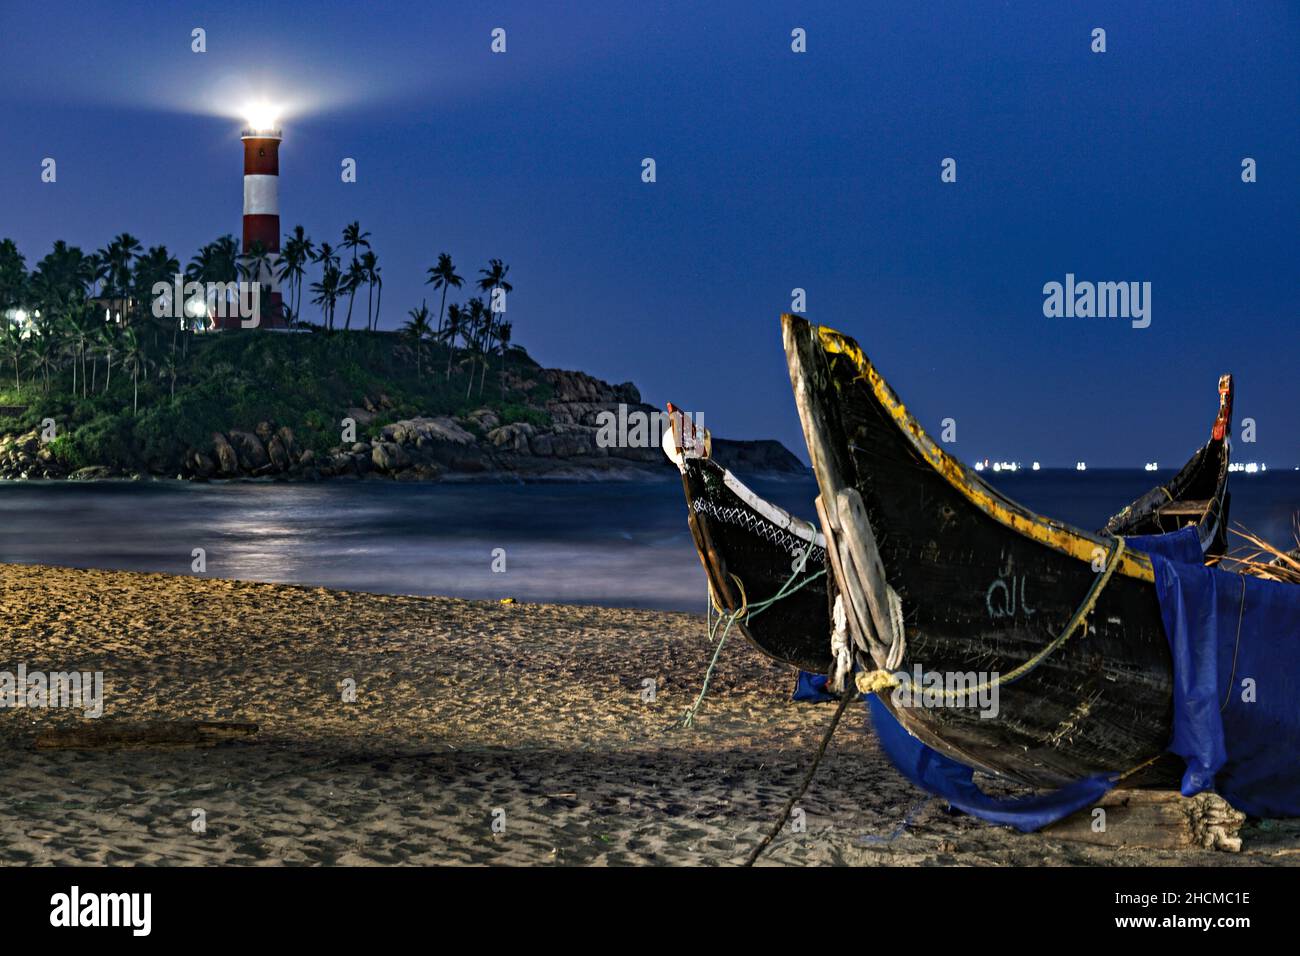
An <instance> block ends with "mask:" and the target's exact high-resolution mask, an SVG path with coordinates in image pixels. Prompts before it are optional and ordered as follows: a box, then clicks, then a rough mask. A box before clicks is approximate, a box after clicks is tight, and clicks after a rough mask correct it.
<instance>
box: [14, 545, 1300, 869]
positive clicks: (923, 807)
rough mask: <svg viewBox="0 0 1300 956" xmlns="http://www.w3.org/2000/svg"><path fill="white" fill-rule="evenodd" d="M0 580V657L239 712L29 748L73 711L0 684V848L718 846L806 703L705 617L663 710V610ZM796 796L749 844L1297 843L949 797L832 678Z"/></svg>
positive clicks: (779, 802)
mask: <svg viewBox="0 0 1300 956" xmlns="http://www.w3.org/2000/svg"><path fill="white" fill-rule="evenodd" d="M0 595H2V599H0V600H2V602H3V603H2V608H0V609H2V611H3V620H4V622H5V623H4V634H3V637H2V638H0V671H3V670H7V671H11V672H13V671H16V669H17V667H18V665H19V664H20V663H22V664H26V666H27V668H28V670H29V671H31V670H38V669H39V670H46V671H60V670H71V669H77V670H102V671H103V672H104V677H105V707H104V717H103V719H105V720H109V719H112V720H157V719H166V720H221V721H250V722H253V723H256V724H258V725H259V728H260V731H259V733H258V734H257V735H256V736H255V737H252V738H250V739H249V740H247V741H238V742H232V743H227V744H222V745H220V746H218V747H214V748H210V749H191V750H156V749H154V750H138V751H120V752H108V751H94V750H91V751H37V750H35V749H33V742H34V739H35V737H36V734H37V733H38V732H39V731H40V730H41V729H42V728H45V727H50V726H68V725H72V724H77V723H80V722H83V721H85V718H84V717H83V716H82V715H81V714H80V712H79V711H76V710H55V709H48V710H45V709H21V710H14V709H0V774H3V779H4V781H5V786H4V787H3V788H2V789H0V863H3V864H79V863H80V864H104V863H107V864H146V865H150V864H236V865H247V864H524V865H536V864H541V865H554V864H569V865H602V864H614V865H622V864H679V865H680V864H704V865H730V864H735V863H738V862H741V861H743V859H744V857H745V855H746V853H747V851H748V850H749V849H750V848H751V847H752V846H753V845H754V844H755V842H756V841H757V840H758V839H759V838H760V836H761V835H762V833H763V832H765V831H766V829H767V828H768V827H769V826H770V825H771V822H772V821H773V819H774V818H775V816H776V814H777V813H778V812H779V811H780V809H781V807H782V806H783V804H784V802H785V800H786V799H787V798H788V796H789V794H790V792H791V791H792V789H793V788H794V787H795V786H796V785H797V784H798V782H799V780H800V779H801V778H802V776H803V773H804V771H805V770H806V768H807V766H808V762H809V761H810V760H811V757H812V754H813V752H814V751H815V749H816V746H817V743H818V741H819V740H820V737H821V734H822V732H823V730H824V728H825V726H826V722H827V721H828V720H829V719H830V717H831V715H832V712H833V709H834V708H833V706H831V705H808V704H795V703H792V702H791V701H790V699H789V697H790V690H791V686H792V683H793V672H791V671H790V670H788V669H786V668H784V667H781V666H779V665H776V664H774V663H771V662H769V661H767V660H766V659H765V658H763V657H762V656H761V655H760V654H758V652H757V651H754V650H753V649H751V648H750V647H749V646H748V645H747V644H745V643H744V641H743V640H741V639H739V638H738V637H734V636H733V638H732V639H731V640H729V642H728V644H727V646H726V648H725V649H724V650H723V652H722V658H721V663H720V666H719V669H718V672H717V673H716V674H715V676H714V679H713V682H712V685H711V688H710V693H709V696H708V698H707V699H706V700H705V703H704V705H703V708H702V709H701V712H700V715H699V718H698V720H697V722H696V724H695V726H694V727H692V728H691V729H682V728H681V727H680V722H681V717H682V714H683V713H684V711H685V710H686V708H687V707H689V706H690V704H691V702H692V701H693V700H694V698H695V695H696V693H697V692H698V690H699V686H700V681H701V679H702V678H703V675H704V671H705V668H706V666H707V664H708V660H709V657H710V656H711V654H712V650H713V648H712V646H711V645H710V644H709V642H708V639H707V636H706V634H705V625H704V620H703V618H702V617H700V616H695V615H688V614H674V613H664V612H657V611H656V612H651V611H636V610H617V609H606V608H595V607H577V606H559V605H538V604H500V603H488V602H481V601H462V600H454V599H449V598H425V597H401V596H385V595H371V594H359V593H351V592H339V591H329V590H325V589H321V588H299V587H286V586H280V585H268V584H252V583H243V582H231V581H221V580H213V579H206V578H197V577H173V576H167V575H157V574H135V573H125V572H105V571H78V570H69V569H63V568H47V567H27V566H0ZM349 679H350V680H352V681H355V686H356V699H355V701H352V702H347V701H344V700H343V696H344V691H343V688H344V687H345V682H346V681H348V680H349ZM646 681H653V682H654V699H653V700H647V699H645V697H646V696H647V695H646V690H645V687H646V685H645V683H644V682H646ZM801 807H802V809H803V810H804V813H805V815H806V823H807V829H806V832H802V833H794V832H792V831H791V829H790V828H789V827H787V828H786V830H785V831H784V832H783V833H782V834H781V836H779V837H778V838H777V840H776V841H774V843H773V845H772V846H771V848H770V849H769V850H768V852H767V854H766V855H765V856H764V858H763V861H764V862H765V863H768V864H772V863H780V864H793V865H803V864H855V865H872V864H909V865H934V864H938V865H999V864H1002V865H1005V864H1020V865H1035V866H1041V865H1071V864H1074V865H1080V864H1082V865H1089V864H1094V865H1116V864H1118V865H1133V864H1181V865H1216V866H1222V865H1242V864H1244V865H1250V864H1296V863H1300V823H1297V822H1285V823H1279V822H1272V823H1265V824H1255V823H1251V824H1248V825H1247V827H1246V828H1245V829H1244V830H1243V832H1242V836H1243V839H1244V843H1245V849H1244V850H1243V852H1242V853H1239V854H1228V853H1222V852H1209V851H1195V852H1173V851H1150V850H1139V849H1117V850H1116V849H1105V848H1099V847H1091V846H1086V845H1082V844H1076V843H1067V842H1063V841H1059V840H1052V839H1049V838H1046V837H1043V836H1038V835H1030V836H1025V835H1020V834H1016V833H1014V832H1013V831H1010V830H1007V829H1004V828H998V827H993V826H989V825H987V824H983V823H980V822H978V821H975V820H973V819H971V818H968V817H965V816H961V815H955V814H950V813H948V812H946V810H945V809H944V807H943V805H942V803H941V802H940V801H937V800H929V799H927V798H926V797H925V795H924V794H922V793H920V792H919V791H917V790H915V789H914V788H913V787H912V786H911V785H910V784H908V783H907V782H906V781H904V780H903V779H902V778H901V777H899V776H898V774H897V773H896V772H895V771H894V770H893V769H892V768H891V767H890V766H889V765H888V763H887V761H886V760H885V758H884V757H883V756H882V754H881V753H880V751H879V749H878V747H877V746H876V743H875V741H874V740H873V739H872V737H871V735H870V732H869V731H867V730H866V729H865V727H864V722H863V710H862V708H861V707H860V706H857V705H855V706H854V707H852V708H851V709H850V711H849V712H848V713H847V714H846V715H845V719H844V720H843V721H842V723H841V725H840V729H839V731H838V732H837V734H836V737H835V740H834V741H833V743H832V745H831V749H830V751H829V752H828V754H827V756H826V758H825V760H824V761H823V762H822V765H821V768H820V770H819V771H818V774H817V779H816V780H815V781H814V783H813V786H812V788H811V790H810V791H809V793H808V794H807V796H806V797H805V798H804V800H803V801H802V802H801ZM195 810H200V811H202V818H203V820H204V821H205V823H206V829H205V831H204V832H202V833H198V832H195V831H194V829H193V826H192V824H193V822H194V821H195V819H196V816H195V814H194V811H195ZM494 822H495V823H496V829H495V830H494ZM502 824H504V826H502ZM496 831H501V832H496Z"/></svg>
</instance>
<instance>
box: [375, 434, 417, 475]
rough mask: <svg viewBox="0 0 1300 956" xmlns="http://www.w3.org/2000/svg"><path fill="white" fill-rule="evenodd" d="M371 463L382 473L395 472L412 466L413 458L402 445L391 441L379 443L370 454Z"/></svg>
mask: <svg viewBox="0 0 1300 956" xmlns="http://www.w3.org/2000/svg"><path fill="white" fill-rule="evenodd" d="M370 458H371V461H373V462H374V465H375V467H376V468H378V469H379V470H380V471H386V472H390V473H391V472H395V471H400V470H401V469H403V468H406V467H407V466H409V465H410V464H411V456H410V455H408V454H407V453H406V452H405V451H404V450H403V448H402V446H401V445H399V444H397V443H396V442H391V441H377V442H375V445H374V448H373V450H372V451H371V453H370Z"/></svg>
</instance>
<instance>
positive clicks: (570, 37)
mask: <svg viewBox="0 0 1300 956" xmlns="http://www.w3.org/2000/svg"><path fill="white" fill-rule="evenodd" d="M697 8H698V9H697ZM806 8H807V5H805V4H763V3H752V2H745V3H710V4H698V3H680V4H671V3H591V4H569V3H565V4H558V3H556V4H552V3H538V2H530V3H519V4H502V3H463V4H442V3H428V2H420V3H414V2H413V3H355V2H349V3H327V2H317V3H312V4H310V5H304V6H303V7H302V8H301V9H300V10H297V11H286V10H284V9H282V8H281V5H279V4H274V5H272V4H265V3H260V2H239V0H224V2H222V3H219V4H218V3H213V4H172V3H169V4H160V3H154V4H147V5H146V4H125V3H115V4H102V3H94V4H92V3H84V4H75V3H40V4H36V3H15V2H10V0H6V2H5V3H4V4H3V5H0V64H2V65H0V75H3V77H4V82H3V83H2V84H0V103H2V104H3V117H4V122H3V127H2V131H0V141H2V144H3V148H0V237H11V238H13V239H14V240H15V241H16V242H17V243H18V245H19V247H20V249H21V250H22V252H23V253H24V254H25V255H26V257H27V261H28V265H29V267H30V266H33V265H35V263H36V261H37V260H39V259H40V257H41V256H43V255H44V254H45V253H46V252H47V251H48V250H49V247H50V245H51V243H52V242H53V241H54V240H55V239H59V238H62V239H65V240H67V241H68V242H69V243H70V244H74V245H79V246H82V247H83V248H84V249H86V250H87V251H90V250H92V249H95V248H98V247H101V246H103V245H105V244H106V243H107V242H108V241H109V240H110V239H111V238H112V237H113V236H114V235H115V234H117V233H119V232H122V231H129V232H131V233H133V234H134V235H136V236H137V237H138V238H140V240H141V241H142V242H143V243H144V244H145V245H146V246H148V245H153V244H156V243H163V244H166V245H167V246H168V247H169V249H171V251H172V252H173V253H174V254H176V255H178V257H179V258H181V260H182V261H183V262H184V261H188V260H189V258H190V257H191V256H192V255H193V253H194V251H195V250H196V249H197V248H198V246H199V245H201V244H202V243H203V242H206V241H209V240H211V239H213V238H216V237H217V236H218V235H220V234H223V233H227V232H230V233H235V234H236V235H238V234H239V230H240V213H241V202H242V186H241V171H242V154H241V150H240V143H239V138H238V134H239V129H240V126H241V122H240V115H239V114H240V107H241V106H242V104H243V102H244V101H245V100H246V99H249V98H251V97H253V96H257V95H262V96H265V97H267V98H268V99H270V100H272V101H277V102H281V103H286V104H288V113H287V115H286V116H285V118H284V121H283V127H284V134H285V141H284V145H283V147H282V150H281V187H280V206H281V217H282V219H281V225H282V231H286V232H287V231H288V230H289V229H290V228H292V226H293V225H295V224H297V223H302V224H303V225H304V226H305V227H306V228H307V231H308V232H309V233H310V235H311V236H312V237H313V238H314V239H316V240H317V241H318V242H319V241H320V240H322V239H325V240H328V241H330V242H331V243H333V244H335V245H336V246H337V244H338V234H339V232H340V231H341V229H342V227H343V226H344V224H346V223H347V222H349V221H351V220H353V219H358V220H360V222H361V224H362V226H363V228H365V229H367V230H369V231H370V232H371V233H372V241H373V243H374V248H375V251H376V252H377V253H378V256H379V259H380V265H381V268H382V270H383V276H384V280H385V286H384V300H383V301H384V320H383V323H382V324H383V326H384V327H388V328H393V327H396V325H398V324H399V323H400V322H401V321H402V320H403V319H404V318H405V313H406V311H407V309H409V308H411V307H412V306H417V305H418V304H419V302H420V299H421V297H423V296H426V295H427V296H428V297H429V299H430V302H431V304H433V305H435V306H436V301H437V297H436V293H434V292H433V291H432V289H430V288H429V287H426V286H424V285H423V281H424V277H425V269H426V268H427V267H428V266H429V265H431V264H432V263H433V262H434V261H435V259H436V256H437V253H439V252H440V251H444V250H445V251H447V252H450V253H451V254H452V255H453V257H454V259H455V261H456V263H457V265H458V266H459V269H460V272H461V274H462V275H465V276H467V277H474V278H477V270H478V269H479V268H480V267H482V266H483V265H485V264H486V261H487V259H488V258H489V257H491V256H499V257H501V258H503V259H505V260H506V262H508V263H509V264H510V266H511V272H510V278H511V280H512V281H513V283H514V286H515V292H514V293H513V295H512V296H511V297H510V300H509V315H508V317H509V318H510V319H511V321H512V322H513V324H514V332H515V340H516V341H517V342H518V343H519V344H522V345H524V346H525V347H526V348H527V349H528V350H529V352H530V353H531V354H532V355H533V356H534V357H535V358H536V359H538V360H539V361H541V362H542V363H544V364H547V365H555V366H560V367H565V368H579V369H583V370H585V371H588V372H591V373H592V374H595V375H598V376H600V377H602V378H607V379H610V380H613V381H616V382H617V381H625V380H629V379H630V380H633V381H635V382H636V383H637V384H638V385H639V386H640V388H641V392H642V395H643V397H644V398H645V400H647V401H649V402H652V403H655V404H660V405H661V404H662V403H663V402H664V401H668V400H671V401H673V402H674V403H676V404H678V405H682V406H685V407H686V408H688V409H691V410H699V411H702V412H703V414H704V418H705V422H706V424H708V425H709V426H710V427H711V428H712V429H713V431H714V433H715V434H718V435H722V436H727V437H737V438H756V437H776V438H779V439H781V440H782V441H784V442H785V443H786V444H787V445H788V446H790V447H791V448H792V449H795V450H796V451H797V452H798V453H799V454H800V455H801V456H805V451H804V447H803V441H802V438H801V437H800V433H799V426H798V420H797V417H796V414H795V411H794V406H793V402H792V399H791V392H790V386H789V380H788V377H787V374H786V371H785V363H784V358H783V356H782V352H781V347H780V331H779V324H778V316H779V314H780V313H781V312H782V311H786V310H788V309H789V308H790V304H791V297H790V293H791V290H792V289H793V288H795V287H801V288H804V289H806V290H807V315H808V316H809V318H811V319H813V320H814V321H817V322H821V323H824V324H827V325H831V326H834V327H836V328H839V329H841V330H843V331H845V332H847V333H849V334H851V335H853V336H855V337H857V338H858V340H859V341H860V342H861V344H862V345H863V347H864V349H865V350H866V352H867V354H868V355H869V356H871V357H872V358H873V359H874V360H875V362H876V363H877V365H878V366H879V367H880V369H881V371H882V372H883V373H884V374H885V376H886V377H887V378H888V379H889V380H890V381H891V383H892V384H893V385H894V386H895V388H896V389H897V390H898V391H899V393H900V395H901V396H902V397H903V399H904V401H906V402H908V403H909V404H910V405H911V406H912V407H913V409H914V410H915V411H916V412H917V414H918V415H919V417H920V418H921V420H922V421H923V422H924V423H925V424H926V425H927V426H928V427H929V428H930V429H931V430H932V431H934V432H935V433H937V432H938V431H939V421H940V419H942V418H945V417H952V418H955V419H956V421H957V438H958V441H957V444H956V446H955V447H954V449H953V450H955V452H956V453H957V454H958V455H959V456H961V457H962V458H965V459H967V460H972V459H975V458H977V457H980V458H982V457H985V456H989V457H993V458H1016V459H1020V460H1022V461H1026V462H1028V461H1030V460H1033V459H1039V460H1041V461H1042V462H1043V464H1044V465H1052V464H1057V465H1067V464H1073V462H1074V461H1075V460H1077V459H1080V458H1082V459H1086V460H1087V461H1088V462H1089V464H1090V465H1094V466H1099V465H1122V466H1137V467H1140V466H1141V464H1142V463H1143V462H1144V461H1149V460H1153V459H1157V460H1159V461H1160V462H1161V463H1162V464H1163V465H1174V464H1177V463H1179V462H1181V461H1182V460H1183V459H1184V458H1186V457H1187V455H1188V454H1190V452H1191V449H1192V447H1193V446H1194V445H1196V444H1198V443H1200V442H1201V441H1203V440H1205V438H1206V437H1208V431H1209V427H1210V423H1211V421H1212V418H1213V413H1214V407H1215V402H1216V394H1215V383H1216V379H1217V376H1218V375H1219V374H1220V373H1221V372H1224V371H1231V372H1233V373H1235V374H1236V376H1237V384H1238V406H1237V415H1236V416H1235V418H1236V424H1237V426H1238V428H1239V425H1240V421H1241V419H1242V417H1245V416H1249V417H1252V418H1254V419H1255V421H1256V422H1257V430H1258V442H1257V444H1255V445H1253V446H1252V445H1243V444H1240V443H1239V444H1238V445H1237V448H1236V457H1237V458H1238V459H1239V460H1249V459H1258V460H1263V461H1266V462H1268V463H1269V464H1270V465H1271V466H1273V467H1283V466H1284V467H1287V468H1290V467H1292V466H1294V465H1296V464H1298V463H1300V416H1297V414H1296V412H1297V408H1298V407H1300V377H1298V376H1297V365H1298V364H1300V362H1298V359H1300V326H1298V324H1297V323H1298V321H1300V299H1298V297H1297V291H1298V286H1300V255H1298V253H1300V4H1296V3H1264V2H1260V3H1241V4H1227V3H1218V2H1201V3H1196V4H1192V5H1186V6H1185V5H1181V4H1177V5H1176V4H1169V3H1166V2H1156V3H1137V2H1132V0H1129V2H1123V3H1113V4H1108V3H1086V4H1084V3H1078V4H1060V3H1052V4H1043V3H1041V2H1036V0H1035V2H1023V3H1021V2H1014V3H997V4H983V3H973V2H955V3H933V2H926V3H906V4H896V5H895V4H890V5H882V4H877V3H862V2H854V3H843V4H816V5H815V7H814V8H813V12H808V10H807V9H806ZM195 27H202V28H203V29H205V30H206V33H207V50H208V52H207V53H205V54H195V53H192V52H191V50H190V45H191V33H190V31H191V30H192V29H193V28H195ZM495 27H502V28H504V29H505V30H506V36H507V52H506V53H505V54H500V55H498V54H493V53H492V52H491V51H490V49H489V44H490V40H491V37H490V33H491V31H492V29H493V28H495ZM795 27H802V28H804V29H805V30H806V31H807V37H808V40H807V44H808V52H807V53H805V54H796V53H794V52H792V51H791V48H790V44H791V37H790V33H791V30H792V29H794V28H795ZM1094 27H1102V28H1104V29H1105V30H1106V46H1107V51H1106V52H1105V53H1104V54H1098V53H1093V52H1092V51H1091V49H1090V46H1091V43H1092V37H1091V31H1092V30H1093V28H1094ZM45 157H53V158H55V159H56V160H57V163H58V167H57V168H58V181H57V182H56V183H53V184H46V183H42V182H41V180H40V172H41V161H42V159H43V158H45ZM344 157H353V158H355V159H356V161H357V166H358V182H357V183H355V184H345V183H343V182H341V181H340V176H339V172H340V165H339V164H340V161H341V160H342V159H343V158H344ZM644 157H653V158H654V159H655V161H656V163H657V177H658V181H657V182H655V183H653V184H646V183H643V182H642V181H641V161H642V159H643V158H644ZM945 157H952V158H954V159H956V161H957V182H955V183H950V184H947V183H943V182H941V181H940V171H941V170H940V163H941V161H942V160H943V159H944V158H945ZM1245 157H1251V158H1253V159H1255V160H1256V162H1257V175H1258V181H1257V182H1255V183H1250V184H1247V183H1243V182H1242V178H1241V172H1242V168H1241V163H1242V160H1243V158H1245ZM1066 273H1074V274H1075V275H1076V276H1077V277H1078V278H1079V279H1080V280H1085V279H1086V280H1093V281H1147V282H1150V283H1151V284H1152V324H1151V326H1150V328H1147V329H1134V328H1132V327H1131V326H1130V323H1129V322H1128V321H1127V320H1123V319H1102V318H1051V319H1049V318H1046V317H1044V315H1043V308H1042V307H1043V298H1044V297H1043V291H1042V290H1043V285H1044V284H1045V283H1047V282H1051V281H1058V282H1063V281H1064V279H1065V275H1066ZM312 278H313V279H314V278H315V275H314V274H313V275H312ZM805 457H806V456H805Z"/></svg>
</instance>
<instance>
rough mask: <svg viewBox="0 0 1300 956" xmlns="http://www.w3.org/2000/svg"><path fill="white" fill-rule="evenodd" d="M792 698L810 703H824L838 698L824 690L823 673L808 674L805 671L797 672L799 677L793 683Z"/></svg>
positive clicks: (824, 676)
mask: <svg viewBox="0 0 1300 956" xmlns="http://www.w3.org/2000/svg"><path fill="white" fill-rule="evenodd" d="M792 699H793V700H799V701H803V702H805V703H812V704H824V703H826V702H827V701H835V700H839V698H838V697H836V696H835V695H834V694H832V693H829V692H828V691H827V690H826V675H825V674H809V673H808V672H807V671H800V672H799V679H798V680H797V681H795V684H794V696H793V698H792Z"/></svg>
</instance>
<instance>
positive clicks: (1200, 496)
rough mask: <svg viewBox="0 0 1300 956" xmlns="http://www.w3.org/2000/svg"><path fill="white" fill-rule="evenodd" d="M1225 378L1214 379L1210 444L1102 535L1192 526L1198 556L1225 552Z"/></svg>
mask: <svg viewBox="0 0 1300 956" xmlns="http://www.w3.org/2000/svg"><path fill="white" fill-rule="evenodd" d="M1232 398H1233V384H1232V376H1231V375H1222V376H1220V377H1219V413H1218V415H1217V416H1216V417H1215V419H1214V427H1213V428H1211V429H1210V440H1209V441H1207V442H1206V443H1205V444H1204V445H1202V446H1201V447H1200V448H1198V449H1197V450H1196V454H1194V455H1192V457H1191V459H1190V460H1188V462H1187V464H1185V465H1183V467H1182V468H1181V469H1180V470H1179V471H1178V474H1176V475H1174V477H1173V479H1172V480H1171V481H1170V482H1169V484H1167V485H1157V486H1156V487H1155V488H1152V489H1151V490H1150V491H1148V492H1147V493H1146V494H1145V495H1143V496H1142V497H1141V498H1139V499H1137V500H1136V501H1134V502H1133V503H1132V504H1131V505H1129V506H1128V507H1127V508H1125V509H1124V510H1123V511H1121V512H1119V513H1118V514H1116V515H1115V516H1114V517H1112V518H1111V519H1110V520H1109V521H1108V522H1106V526H1105V527H1104V528H1102V534H1109V535H1116V534H1122V535H1136V534H1165V533H1167V532H1170V531H1177V530H1179V529H1180V528H1183V527H1186V526H1188V525H1194V526H1195V527H1196V532H1197V535H1198V536H1199V537H1200V539H1201V551H1202V553H1203V554H1205V555H1206V557H1218V556H1220V555H1222V554H1223V552H1224V551H1225V550H1227V547H1228V506H1229V504H1230V503H1231V496H1230V495H1229V494H1228V464H1229V459H1230V457H1231V451H1232V439H1231V437H1230V435H1231V429H1232Z"/></svg>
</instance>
